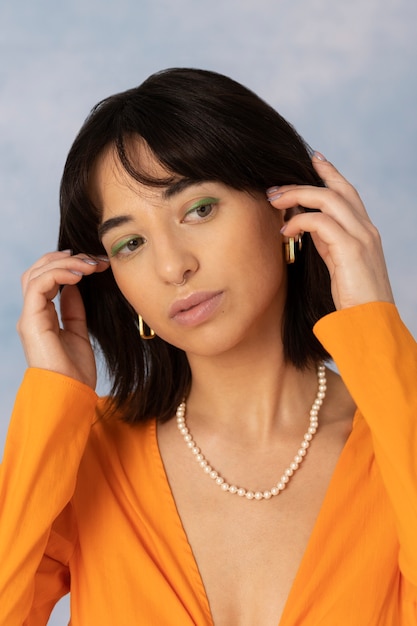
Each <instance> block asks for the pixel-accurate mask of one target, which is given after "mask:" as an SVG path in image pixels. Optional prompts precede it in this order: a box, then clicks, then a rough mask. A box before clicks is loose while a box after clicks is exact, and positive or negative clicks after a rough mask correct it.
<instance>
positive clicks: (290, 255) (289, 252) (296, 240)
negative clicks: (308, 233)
mask: <svg viewBox="0 0 417 626" xmlns="http://www.w3.org/2000/svg"><path fill="white" fill-rule="evenodd" d="M295 244H297V247H298V251H300V250H301V249H302V247H303V239H302V235H297V237H288V241H285V242H284V256H285V261H286V263H287V264H288V265H291V264H292V263H295Z"/></svg>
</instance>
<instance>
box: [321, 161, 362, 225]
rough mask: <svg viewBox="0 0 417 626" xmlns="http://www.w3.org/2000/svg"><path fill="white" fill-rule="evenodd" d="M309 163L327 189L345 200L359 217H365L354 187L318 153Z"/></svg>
mask: <svg viewBox="0 0 417 626" xmlns="http://www.w3.org/2000/svg"><path fill="white" fill-rule="evenodd" d="M311 162H312V164H313V167H314V169H315V170H316V172H317V173H318V175H319V176H320V178H321V179H322V180H323V182H324V183H325V185H326V187H327V188H328V189H331V190H333V191H335V192H336V193H337V194H339V195H340V196H341V197H342V198H344V199H345V200H347V201H348V202H349V203H350V204H351V205H352V207H353V208H354V209H355V211H357V212H358V213H359V214H360V215H362V216H366V217H367V212H366V209H365V206H364V204H363V202H362V200H361V198H360V196H359V194H358V192H357V190H356V189H355V187H354V186H353V185H352V184H351V183H350V182H349V181H348V180H347V179H346V178H345V177H344V176H342V174H341V173H340V172H339V170H338V169H336V167H335V166H334V165H333V164H332V163H330V161H328V160H327V159H326V158H325V157H324V156H323V155H322V154H321V153H320V152H315V153H314V154H313V156H312V159H311Z"/></svg>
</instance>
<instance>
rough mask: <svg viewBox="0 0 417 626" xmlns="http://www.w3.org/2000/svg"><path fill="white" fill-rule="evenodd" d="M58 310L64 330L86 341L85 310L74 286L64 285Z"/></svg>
mask: <svg viewBox="0 0 417 626" xmlns="http://www.w3.org/2000/svg"><path fill="white" fill-rule="evenodd" d="M60 309H61V321H62V325H63V328H64V330H66V331H69V332H71V333H74V334H75V335H78V336H79V337H82V338H83V339H87V340H88V329H87V322H86V315H85V308H84V304H83V301H82V298H81V294H80V292H79V290H78V288H77V287H76V286H75V285H66V286H65V287H64V288H63V290H62V291H61V297H60Z"/></svg>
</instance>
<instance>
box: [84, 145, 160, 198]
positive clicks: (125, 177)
mask: <svg viewBox="0 0 417 626" xmlns="http://www.w3.org/2000/svg"><path fill="white" fill-rule="evenodd" d="M126 157H127V159H128V162H129V163H131V164H132V168H135V166H136V167H137V169H138V171H140V172H141V174H143V175H144V177H147V178H148V177H149V178H150V179H155V180H158V181H163V180H165V179H166V180H167V182H168V181H170V180H172V174H170V173H169V172H168V171H167V170H166V169H165V168H164V167H163V166H162V165H161V163H159V161H158V160H157V159H156V157H155V156H154V155H153V153H152V151H151V150H150V148H149V147H148V145H147V144H146V143H145V142H144V141H143V140H141V139H140V138H138V139H134V140H133V139H132V140H131V141H130V142H129V143H128V144H127V146H126ZM123 188H125V189H130V191H133V190H134V191H135V193H138V192H139V191H142V192H143V193H145V192H147V193H151V192H152V191H154V190H155V188H152V187H149V186H145V185H142V184H141V183H140V182H139V181H137V180H136V179H135V178H134V177H133V176H132V175H131V174H130V173H129V172H128V171H127V169H126V167H124V165H123V164H122V162H121V160H120V157H119V154H118V152H117V148H116V146H115V145H111V146H108V147H107V148H106V149H105V150H104V152H103V153H102V154H101V155H100V156H99V157H98V158H97V160H96V162H95V164H94V166H93V167H92V169H91V171H90V176H89V193H90V194H91V196H92V200H93V202H94V204H95V205H96V206H98V207H101V206H102V204H103V200H104V196H106V195H107V194H108V192H109V191H111V190H114V191H116V190H119V191H121V190H122V189H123Z"/></svg>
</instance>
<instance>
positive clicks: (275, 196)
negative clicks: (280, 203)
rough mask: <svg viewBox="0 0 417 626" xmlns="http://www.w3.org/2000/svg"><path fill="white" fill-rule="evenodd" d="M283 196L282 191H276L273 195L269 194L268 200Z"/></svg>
mask: <svg viewBox="0 0 417 626" xmlns="http://www.w3.org/2000/svg"><path fill="white" fill-rule="evenodd" d="M281 196H282V193H275V194H273V195H272V196H268V197H267V200H268V202H273V201H274V200H278V198H280V197H281Z"/></svg>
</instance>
